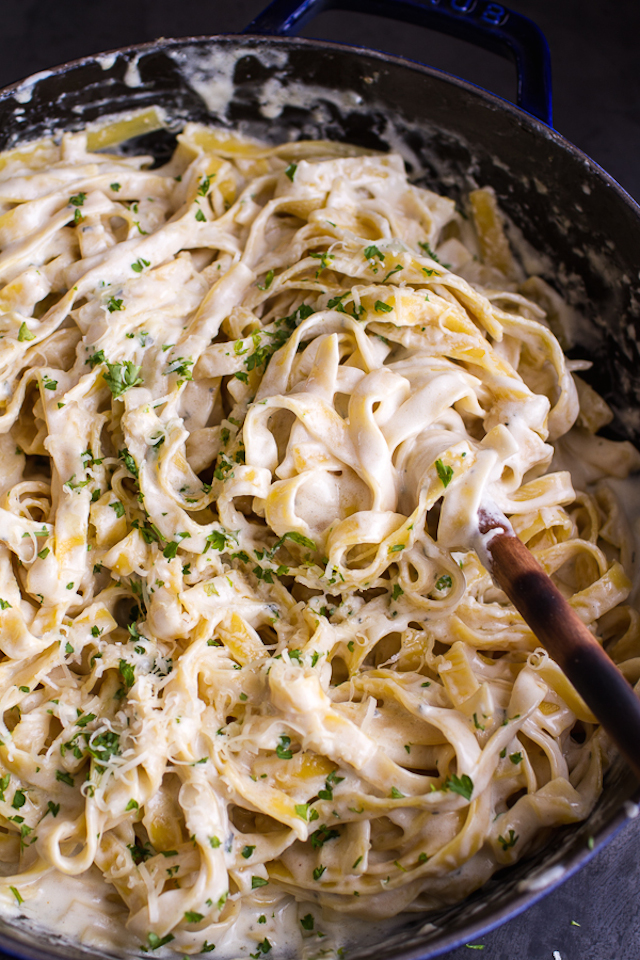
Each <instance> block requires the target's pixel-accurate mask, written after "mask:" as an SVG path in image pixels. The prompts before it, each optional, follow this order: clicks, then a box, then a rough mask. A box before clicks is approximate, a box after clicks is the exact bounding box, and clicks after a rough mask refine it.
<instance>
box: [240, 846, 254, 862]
mask: <svg viewBox="0 0 640 960" xmlns="http://www.w3.org/2000/svg"><path fill="white" fill-rule="evenodd" d="M254 850H255V845H254V846H252V847H251V846H249V845H248V844H247V846H246V847H243V848H242V856H243V857H244V859H245V860H248V859H249V857H250V856H251V854H252V853H253V851H254Z"/></svg>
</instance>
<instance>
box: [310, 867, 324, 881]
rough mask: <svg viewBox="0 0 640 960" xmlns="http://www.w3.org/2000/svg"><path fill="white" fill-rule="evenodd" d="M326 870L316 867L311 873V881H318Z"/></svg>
mask: <svg viewBox="0 0 640 960" xmlns="http://www.w3.org/2000/svg"><path fill="white" fill-rule="evenodd" d="M326 869H327V868H326V867H316V868H315V870H314V871H313V879H314V880H319V879H320V877H321V876H322V874H323V873H324V872H325V870H326Z"/></svg>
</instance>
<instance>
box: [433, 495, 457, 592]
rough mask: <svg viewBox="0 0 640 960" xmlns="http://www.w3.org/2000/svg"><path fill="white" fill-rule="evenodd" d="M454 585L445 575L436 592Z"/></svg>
mask: <svg viewBox="0 0 640 960" xmlns="http://www.w3.org/2000/svg"><path fill="white" fill-rule="evenodd" d="M443 482H444V481H443ZM452 583H453V580H452V579H451V577H450V576H449V574H448V573H445V574H444V575H443V576H441V577H440V578H439V579H438V580H436V590H445V589H446V588H447V587H450V586H451V585H452Z"/></svg>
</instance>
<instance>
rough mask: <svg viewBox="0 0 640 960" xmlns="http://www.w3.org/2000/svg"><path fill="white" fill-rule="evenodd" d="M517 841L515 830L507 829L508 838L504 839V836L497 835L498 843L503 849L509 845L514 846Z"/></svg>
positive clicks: (506, 848)
mask: <svg viewBox="0 0 640 960" xmlns="http://www.w3.org/2000/svg"><path fill="white" fill-rule="evenodd" d="M517 842H518V834H517V833H516V832H515V830H509V838H508V839H507V840H505V838H504V837H498V843H499V844H500V846H501V847H502V849H503V850H508V849H509V848H510V847H515V845H516V843H517Z"/></svg>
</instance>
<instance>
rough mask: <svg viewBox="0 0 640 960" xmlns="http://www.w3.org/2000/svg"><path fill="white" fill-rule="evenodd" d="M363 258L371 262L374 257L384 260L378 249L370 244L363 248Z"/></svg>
mask: <svg viewBox="0 0 640 960" xmlns="http://www.w3.org/2000/svg"><path fill="white" fill-rule="evenodd" d="M364 257H365V260H373V259H374V257H377V258H378V260H380V261H382V260H384V253H380V251H379V250H378V248H377V247H376V246H375V245H374V244H373V243H372V244H371V246H369V247H365V248H364Z"/></svg>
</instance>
